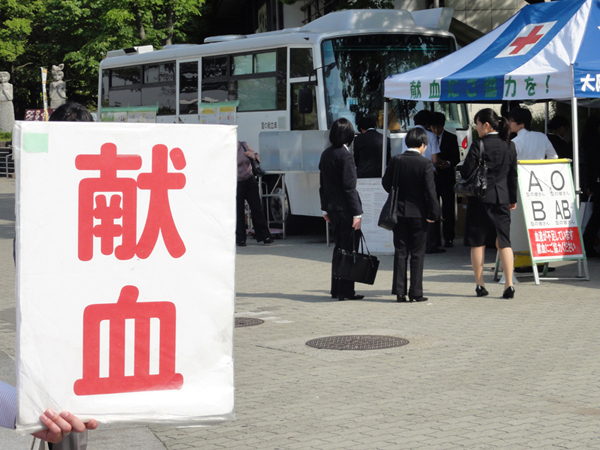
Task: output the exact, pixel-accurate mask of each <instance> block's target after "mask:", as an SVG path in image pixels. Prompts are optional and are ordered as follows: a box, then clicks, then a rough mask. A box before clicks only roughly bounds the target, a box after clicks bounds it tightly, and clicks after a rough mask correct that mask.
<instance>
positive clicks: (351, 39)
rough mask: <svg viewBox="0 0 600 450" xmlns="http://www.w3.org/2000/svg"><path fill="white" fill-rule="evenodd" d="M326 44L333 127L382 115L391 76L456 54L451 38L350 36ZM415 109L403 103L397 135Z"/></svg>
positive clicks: (396, 122)
mask: <svg viewBox="0 0 600 450" xmlns="http://www.w3.org/2000/svg"><path fill="white" fill-rule="evenodd" d="M322 45H323V47H322V49H323V66H329V67H332V68H331V69H325V70H324V75H325V93H326V96H325V98H326V101H327V105H326V107H327V123H328V126H331V124H332V123H333V122H334V121H335V120H336V119H338V118H340V117H346V118H348V119H349V120H351V121H352V122H353V123H355V121H356V120H358V119H359V118H360V117H361V116H363V115H371V116H374V117H379V116H380V115H381V113H382V110H383V81H384V80H385V79H386V78H387V77H388V76H389V75H393V74H397V73H402V72H406V71H407V70H411V69H414V68H417V67H420V66H423V65H425V64H428V63H430V62H432V61H435V60H436V59H439V58H441V57H442V56H446V55H447V54H449V53H451V52H452V51H453V50H454V41H453V40H452V38H450V37H446V36H429V35H405V34H400V35H395V34H381V35H362V36H348V37H341V38H335V39H329V40H326V41H324V42H323V44H322ZM412 103H416V102H412ZM410 109H411V106H410V105H406V104H404V105H397V107H396V109H395V111H392V113H393V114H392V116H391V118H392V119H394V120H393V121H392V122H391V123H390V126H389V129H390V130H391V131H401V130H403V131H406V125H407V120H406V116H405V114H406V112H407V110H410ZM394 114H397V115H398V116H394Z"/></svg>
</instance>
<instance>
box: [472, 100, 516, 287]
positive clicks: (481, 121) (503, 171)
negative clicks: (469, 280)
mask: <svg viewBox="0 0 600 450" xmlns="http://www.w3.org/2000/svg"><path fill="white" fill-rule="evenodd" d="M475 126H476V128H477V133H478V134H479V137H480V138H481V140H482V141H483V142H484V143H485V152H484V155H483V159H484V161H485V164H486V166H487V189H486V193H485V197H483V198H482V199H479V198H477V197H469V203H468V205H467V217H466V226H465V241H464V242H465V246H467V247H471V264H472V265H473V272H474V274H475V283H476V284H477V286H476V288H475V293H476V294H477V297H483V296H486V295H488V294H489V292H488V291H487V289H486V288H485V284H484V281H483V264H484V259H485V246H486V243H487V242H490V241H491V240H493V239H495V241H496V247H497V248H498V253H499V255H500V261H501V262H502V269H503V271H504V280H505V282H504V283H505V284H504V293H503V297H504V298H513V297H514V295H515V288H514V287H513V283H512V279H513V267H514V261H513V251H512V248H511V244H510V211H511V210H513V209H515V208H516V207H517V189H518V181H517V152H516V150H515V148H514V146H511V145H509V143H508V138H509V131H510V128H509V124H508V121H507V120H506V119H505V118H503V117H499V116H498V115H497V114H496V113H495V112H494V110H492V109H490V108H486V109H482V110H481V111H479V112H478V113H477V114H476V115H475ZM480 153H481V152H480V147H479V142H473V144H472V145H471V148H470V149H469V153H468V154H467V157H466V158H465V162H464V164H463V166H462V167H461V168H460V174H461V176H462V177H463V178H465V179H466V178H469V176H470V175H471V174H472V173H473V171H474V170H476V169H477V167H478V166H479V159H480V157H481V155H480Z"/></svg>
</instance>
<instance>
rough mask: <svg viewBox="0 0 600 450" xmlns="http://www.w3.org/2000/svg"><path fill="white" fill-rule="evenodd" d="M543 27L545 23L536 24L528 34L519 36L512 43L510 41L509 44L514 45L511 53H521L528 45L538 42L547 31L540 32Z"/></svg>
mask: <svg viewBox="0 0 600 450" xmlns="http://www.w3.org/2000/svg"><path fill="white" fill-rule="evenodd" d="M542 28H544V26H543V25H536V26H535V27H534V29H533V30H531V32H530V33H529V34H528V35H527V36H523V37H518V38H516V39H515V40H514V41H512V43H510V44H509V45H508V46H509V47H514V49H513V50H512V51H511V52H510V53H509V55H516V54H518V53H520V52H521V51H522V50H523V49H524V48H525V46H526V45H529V44H536V43H537V41H539V40H540V39H541V38H543V37H544V34H545V33H544V34H538V33H539V32H540V31H541V30H542Z"/></svg>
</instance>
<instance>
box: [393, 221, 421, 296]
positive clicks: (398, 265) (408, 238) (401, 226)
mask: <svg viewBox="0 0 600 450" xmlns="http://www.w3.org/2000/svg"><path fill="white" fill-rule="evenodd" d="M427 225H428V222H427V221H426V220H425V219H405V218H402V217H401V218H399V219H398V223H397V224H396V227H395V228H394V248H395V252H394V281H393V284H392V294H394V295H406V294H407V288H408V285H407V281H408V280H407V278H408V276H407V262H408V257H409V255H410V289H408V296H409V298H419V297H423V267H424V266H425V247H426V243H427V229H428V226H427Z"/></svg>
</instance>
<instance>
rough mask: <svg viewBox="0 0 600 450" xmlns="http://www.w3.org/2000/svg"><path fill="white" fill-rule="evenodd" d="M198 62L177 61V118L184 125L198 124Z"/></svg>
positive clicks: (196, 60) (194, 60)
mask: <svg viewBox="0 0 600 450" xmlns="http://www.w3.org/2000/svg"><path fill="white" fill-rule="evenodd" d="M199 73H200V60H199V59H193V60H185V61H184V60H182V61H177V117H178V118H179V121H181V122H184V123H198V122H199V117H200V116H199V115H198V96H199V86H200V85H199V82H200V79H199V76H198V75H199Z"/></svg>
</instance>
